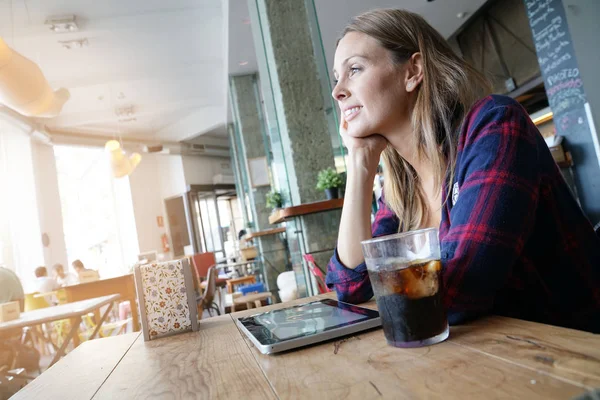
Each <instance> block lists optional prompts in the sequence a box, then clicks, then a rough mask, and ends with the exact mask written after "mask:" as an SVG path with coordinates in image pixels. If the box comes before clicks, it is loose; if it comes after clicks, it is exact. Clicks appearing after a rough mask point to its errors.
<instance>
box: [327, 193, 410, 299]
mask: <svg viewBox="0 0 600 400" xmlns="http://www.w3.org/2000/svg"><path fill="white" fill-rule="evenodd" d="M378 203H379V210H378V211H377V214H375V220H374V221H373V224H372V225H371V232H372V234H373V237H377V236H384V235H389V234H392V233H396V232H398V226H399V220H398V217H396V215H395V214H394V212H393V211H392V210H390V209H389V208H388V207H387V205H386V204H385V200H384V196H383V195H382V196H381V197H380V198H379V200H378ZM325 283H326V284H327V287H329V289H335V291H336V292H337V297H338V300H339V301H343V302H346V303H353V304H356V303H363V302H365V301H367V300H369V299H371V297H373V288H372V287H371V281H370V280H369V274H368V272H367V266H366V264H365V263H364V262H363V263H361V264H359V265H358V266H357V267H356V268H354V269H350V268H346V266H345V265H344V264H342V262H341V261H340V258H339V256H338V252H337V248H336V249H335V252H334V254H333V257H331V260H330V261H329V264H328V265H327V277H326V278H325Z"/></svg>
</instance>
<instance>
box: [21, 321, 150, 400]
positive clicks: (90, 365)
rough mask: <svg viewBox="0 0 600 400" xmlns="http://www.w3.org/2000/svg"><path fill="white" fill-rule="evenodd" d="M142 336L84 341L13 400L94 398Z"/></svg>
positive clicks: (122, 336)
mask: <svg viewBox="0 0 600 400" xmlns="http://www.w3.org/2000/svg"><path fill="white" fill-rule="evenodd" d="M138 336H140V332H135V333H128V334H126V335H120V336H115V337H110V338H106V339H96V340H90V341H89V342H84V343H83V344H81V345H80V346H79V347H77V349H75V350H74V351H73V352H71V353H69V354H67V355H66V356H65V357H64V358H63V359H62V360H60V361H59V362H58V363H56V364H54V365H53V366H52V367H50V368H49V369H48V370H46V371H44V373H42V374H41V375H40V376H38V377H37V378H35V379H34V380H33V381H32V382H31V383H29V384H28V385H27V386H25V387H24V388H23V389H22V390H20V391H19V392H18V393H17V394H16V395H14V396H13V397H11V399H14V400H30V399H60V400H71V399H72V400H79V399H91V398H92V396H93V395H94V393H96V391H97V390H98V388H99V387H100V386H101V385H102V383H103V382H104V380H105V379H106V378H107V377H108V376H109V375H110V373H111V372H112V370H113V369H114V368H115V367H116V366H117V364H118V363H119V361H120V360H121V358H122V357H123V356H124V355H125V354H126V353H127V350H129V348H130V347H131V345H132V344H133V343H134V342H135V340H136V339H137V338H138Z"/></svg>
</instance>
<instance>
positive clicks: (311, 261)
mask: <svg viewBox="0 0 600 400" xmlns="http://www.w3.org/2000/svg"><path fill="white" fill-rule="evenodd" d="M302 257H304V261H306V265H308V269H309V270H310V273H311V274H312V275H313V277H314V278H315V280H316V281H317V286H318V288H319V294H323V293H329V292H331V290H329V288H328V287H327V285H326V284H325V276H324V275H323V272H322V271H321V268H319V266H318V265H317V263H316V262H315V258H314V257H313V255H312V254H304V255H303V256H302Z"/></svg>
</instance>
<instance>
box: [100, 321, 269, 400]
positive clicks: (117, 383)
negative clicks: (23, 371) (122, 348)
mask: <svg viewBox="0 0 600 400" xmlns="http://www.w3.org/2000/svg"><path fill="white" fill-rule="evenodd" d="M208 321H210V322H208ZM129 398H139V399H272V398H275V395H274V393H273V391H272V389H271V387H270V386H269V383H268V382H267V380H266V378H265V376H264V375H263V373H262V372H261V371H260V368H259V367H258V365H257V364H256V361H255V360H254V359H253V357H252V354H251V353H250V351H249V349H248V347H247V345H246V343H245V341H244V339H243V338H242V337H241V336H240V334H239V332H238V330H237V328H236V326H235V325H234V324H233V322H232V320H231V317H230V316H229V315H223V316H220V317H215V318H211V319H210V320H203V321H202V322H201V323H200V331H199V332H189V333H184V334H181V335H176V336H171V337H168V338H162V339H157V340H152V341H150V342H144V341H143V340H142V338H141V337H140V338H139V339H138V340H137V341H136V342H135V343H134V345H133V346H132V347H131V349H130V350H129V352H128V353H127V355H126V357H124V358H123V360H122V361H121V362H120V364H119V365H118V366H117V368H116V369H115V370H114V372H113V373H112V374H111V376H110V377H109V378H108V379H107V380H106V382H105V383H104V384H103V385H102V387H101V388H100V390H99V391H98V393H96V395H95V396H94V399H111V400H112V399H129Z"/></svg>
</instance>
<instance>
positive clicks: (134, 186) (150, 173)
mask: <svg viewBox="0 0 600 400" xmlns="http://www.w3.org/2000/svg"><path fill="white" fill-rule="evenodd" d="M218 173H223V174H225V173H228V174H233V172H231V163H230V160H229V159H228V158H221V157H201V156H180V155H164V154H144V155H143V156H142V162H140V164H139V165H138V167H137V168H136V170H135V171H134V172H133V174H131V176H130V177H129V182H130V185H131V198H132V201H133V209H134V215H135V224H136V227H137V234H138V243H139V249H140V252H146V251H153V250H156V251H158V252H159V253H162V242H161V236H162V235H163V234H164V233H167V235H168V237H169V244H171V235H170V233H169V232H168V226H167V225H168V223H167V214H166V211H165V204H164V200H165V199H166V198H169V197H173V196H177V195H180V194H183V193H185V192H187V187H188V186H189V185H201V184H211V185H212V178H213V176H214V175H215V174H218ZM158 216H161V217H163V221H164V226H163V227H159V226H158V224H157V221H156V217H158ZM169 256H170V255H169Z"/></svg>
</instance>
